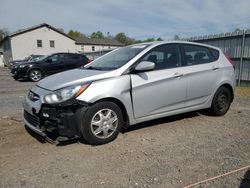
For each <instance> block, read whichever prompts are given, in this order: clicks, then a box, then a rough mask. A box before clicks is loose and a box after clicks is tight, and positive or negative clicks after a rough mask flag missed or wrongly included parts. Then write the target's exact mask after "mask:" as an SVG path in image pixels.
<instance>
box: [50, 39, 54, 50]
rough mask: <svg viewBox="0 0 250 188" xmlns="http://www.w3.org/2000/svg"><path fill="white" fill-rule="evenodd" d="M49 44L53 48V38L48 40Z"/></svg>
mask: <svg viewBox="0 0 250 188" xmlns="http://www.w3.org/2000/svg"><path fill="white" fill-rule="evenodd" d="M49 45H50V47H51V48H55V41H54V40H50V41H49Z"/></svg>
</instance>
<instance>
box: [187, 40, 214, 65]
mask: <svg viewBox="0 0 250 188" xmlns="http://www.w3.org/2000/svg"><path fill="white" fill-rule="evenodd" d="M183 49H184V56H185V60H186V65H187V66H190V65H199V64H205V63H210V62H213V61H215V60H217V59H218V57H219V52H218V51H217V50H214V49H211V48H207V47H203V46H198V45H189V44H184V45H183Z"/></svg>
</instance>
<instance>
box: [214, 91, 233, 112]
mask: <svg viewBox="0 0 250 188" xmlns="http://www.w3.org/2000/svg"><path fill="white" fill-rule="evenodd" d="M231 102H232V95H231V92H230V90H229V89H228V88H226V87H223V86H222V87H220V88H219V89H218V90H217V91H216V93H215V95H214V98H213V102H212V106H211V109H210V111H211V113H212V114H213V115H215V116H223V115H224V114H226V113H227V111H228V109H229V107H230V105H231Z"/></svg>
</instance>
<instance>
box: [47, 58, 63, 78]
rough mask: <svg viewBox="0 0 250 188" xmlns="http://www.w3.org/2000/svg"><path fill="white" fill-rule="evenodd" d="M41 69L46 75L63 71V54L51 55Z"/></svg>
mask: <svg viewBox="0 0 250 188" xmlns="http://www.w3.org/2000/svg"><path fill="white" fill-rule="evenodd" d="M43 68H44V70H45V71H46V73H47V74H55V73H57V72H61V71H64V70H65V65H64V63H63V54H54V55H51V56H50V57H49V58H48V59H47V60H46V61H45V62H44V64H43Z"/></svg>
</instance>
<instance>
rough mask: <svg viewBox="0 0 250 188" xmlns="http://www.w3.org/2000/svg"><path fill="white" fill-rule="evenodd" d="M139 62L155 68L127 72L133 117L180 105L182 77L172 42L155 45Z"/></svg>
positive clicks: (183, 98) (184, 86)
mask: <svg viewBox="0 0 250 188" xmlns="http://www.w3.org/2000/svg"><path fill="white" fill-rule="evenodd" d="M140 61H151V62H154V63H155V70H153V71H148V72H141V73H137V74H131V82H132V99H133V107H134V116H135V118H142V117H145V116H150V115H157V114H161V113H164V112H168V111H173V110H177V109H180V108H183V107H184V103H185V100H186V80H185V79H183V73H182V72H183V68H182V67H181V54H180V51H179V47H178V45H176V44H168V45H162V46H158V47H156V48H154V49H152V50H151V51H150V52H149V53H147V54H145V56H144V57H142V58H141V59H140V60H139V61H138V62H140Z"/></svg>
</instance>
